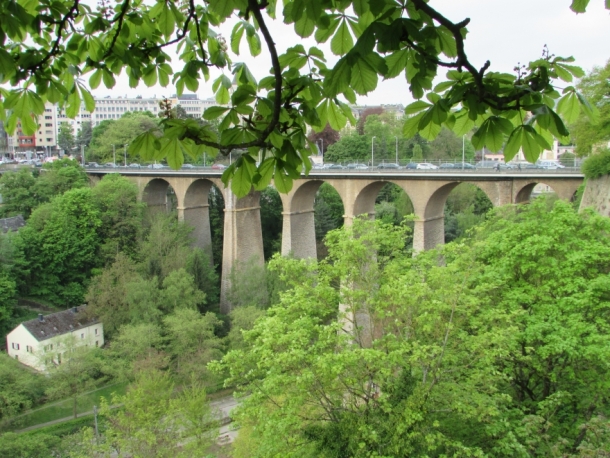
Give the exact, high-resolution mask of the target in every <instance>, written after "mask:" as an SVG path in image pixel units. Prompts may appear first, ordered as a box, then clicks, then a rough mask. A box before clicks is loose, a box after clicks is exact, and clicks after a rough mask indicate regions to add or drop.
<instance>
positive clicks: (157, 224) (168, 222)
mask: <svg viewBox="0 0 610 458" xmlns="http://www.w3.org/2000/svg"><path fill="white" fill-rule="evenodd" d="M191 231H192V228H191V227H189V226H188V225H186V224H183V223H181V222H179V221H178V220H177V219H176V217H175V216H174V215H165V214H161V213H157V214H155V215H154V216H153V219H152V221H151V225H150V228H149V230H148V234H147V235H146V237H145V239H144V241H143V242H142V243H141V245H140V249H139V253H138V259H139V261H140V265H141V268H142V273H143V274H144V276H145V277H146V278H148V279H151V278H153V277H157V279H158V281H159V286H160V285H161V284H162V283H163V280H164V279H165V277H166V276H167V275H169V273H170V272H172V271H174V270H177V269H180V268H184V267H185V265H186V259H187V258H188V253H190V251H191V238H190V233H191Z"/></svg>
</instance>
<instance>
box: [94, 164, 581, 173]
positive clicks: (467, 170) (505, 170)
mask: <svg viewBox="0 0 610 458" xmlns="http://www.w3.org/2000/svg"><path fill="white" fill-rule="evenodd" d="M85 169H86V170H87V171H88V172H100V173H112V172H115V173H125V172H131V173H143V172H144V173H146V174H151V173H162V174H165V173H174V174H185V175H186V174H192V173H214V174H222V173H223V171H224V170H220V169H213V168H211V167H203V166H195V167H192V168H187V169H172V168H170V167H163V168H154V169H152V168H148V167H140V168H134V167H129V166H127V167H125V166H117V167H85ZM309 173H310V175H311V174H314V175H315V174H319V173H322V174H346V173H347V174H354V175H358V174H361V175H362V174H368V173H375V174H380V175H382V174H394V173H398V174H407V173H408V174H411V173H414V174H455V175H457V174H498V175H503V174H519V175H521V174H523V175H540V174H543V175H582V172H581V170H580V168H579V167H564V168H558V169H545V168H521V169H517V168H501V169H500V170H497V169H495V168H489V167H486V168H472V169H471V168H465V169H462V168H436V169H410V168H404V167H402V168H400V169H391V168H385V167H383V168H378V167H373V168H371V167H367V168H358V169H352V168H312V169H311V170H310V172H309Z"/></svg>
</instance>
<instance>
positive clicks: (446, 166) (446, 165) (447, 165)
mask: <svg viewBox="0 0 610 458" xmlns="http://www.w3.org/2000/svg"><path fill="white" fill-rule="evenodd" d="M455 165H456V164H452V163H451V162H445V163H443V164H441V165H439V166H438V168H439V169H454V168H455Z"/></svg>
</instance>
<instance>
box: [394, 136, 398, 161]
mask: <svg viewBox="0 0 610 458" xmlns="http://www.w3.org/2000/svg"><path fill="white" fill-rule="evenodd" d="M394 138H395V139H396V165H398V137H394Z"/></svg>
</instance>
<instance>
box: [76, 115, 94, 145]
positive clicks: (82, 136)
mask: <svg viewBox="0 0 610 458" xmlns="http://www.w3.org/2000/svg"><path fill="white" fill-rule="evenodd" d="M92 137H93V129H92V128H91V121H83V122H82V123H81V125H80V130H79V131H78V133H77V134H76V144H77V145H78V146H84V147H85V148H87V147H88V146H89V143H91V139H92Z"/></svg>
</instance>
